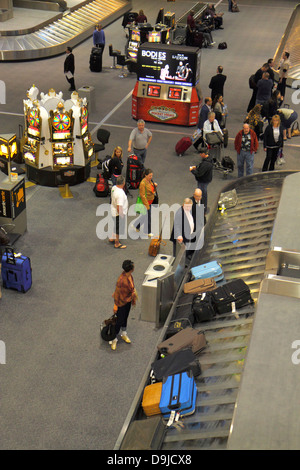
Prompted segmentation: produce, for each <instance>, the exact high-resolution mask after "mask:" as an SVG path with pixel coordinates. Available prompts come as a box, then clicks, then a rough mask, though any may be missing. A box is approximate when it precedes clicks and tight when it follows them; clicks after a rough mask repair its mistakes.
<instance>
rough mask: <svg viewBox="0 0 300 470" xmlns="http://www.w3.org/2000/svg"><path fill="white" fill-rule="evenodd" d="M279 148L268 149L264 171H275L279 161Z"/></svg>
mask: <svg viewBox="0 0 300 470" xmlns="http://www.w3.org/2000/svg"><path fill="white" fill-rule="evenodd" d="M278 150H279V147H272V148H271V147H269V148H268V147H267V151H266V158H265V161H264V164H263V167H262V171H273V170H274V167H275V162H276V160H277V156H278Z"/></svg>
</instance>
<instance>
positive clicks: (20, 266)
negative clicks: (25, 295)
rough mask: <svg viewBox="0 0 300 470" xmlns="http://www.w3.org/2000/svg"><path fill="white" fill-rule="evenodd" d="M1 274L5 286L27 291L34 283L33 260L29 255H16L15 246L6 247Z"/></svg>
mask: <svg viewBox="0 0 300 470" xmlns="http://www.w3.org/2000/svg"><path fill="white" fill-rule="evenodd" d="M1 275H2V282H3V287H4V288H6V289H15V290H17V291H19V292H27V291H28V290H29V289H30V287H31V285H32V274H31V262H30V259H29V258H28V257H27V256H23V255H16V254H15V253H14V250H13V248H8V247H6V248H5V252H4V253H3V256H2V264H1Z"/></svg>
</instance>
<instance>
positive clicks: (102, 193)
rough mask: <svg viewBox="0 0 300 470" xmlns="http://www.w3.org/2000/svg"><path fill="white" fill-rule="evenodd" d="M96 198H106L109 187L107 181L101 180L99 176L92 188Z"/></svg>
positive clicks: (101, 177) (99, 175)
mask: <svg viewBox="0 0 300 470" xmlns="http://www.w3.org/2000/svg"><path fill="white" fill-rule="evenodd" d="M93 191H94V193H95V195H96V197H106V196H108V195H109V185H108V181H107V179H105V178H103V176H102V175H101V174H98V175H97V177H96V183H95V186H94V188H93Z"/></svg>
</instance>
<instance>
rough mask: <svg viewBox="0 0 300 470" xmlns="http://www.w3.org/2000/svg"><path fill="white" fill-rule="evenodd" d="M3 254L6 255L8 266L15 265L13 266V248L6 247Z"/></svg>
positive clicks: (14, 262)
mask: <svg viewBox="0 0 300 470" xmlns="http://www.w3.org/2000/svg"><path fill="white" fill-rule="evenodd" d="M5 254H6V262H7V263H8V264H13V265H15V264H16V260H15V254H14V249H13V248H10V247H6V248H5Z"/></svg>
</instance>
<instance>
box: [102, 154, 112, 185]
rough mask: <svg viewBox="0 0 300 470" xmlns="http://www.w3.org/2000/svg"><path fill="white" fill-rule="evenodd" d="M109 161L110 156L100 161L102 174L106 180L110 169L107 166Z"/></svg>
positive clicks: (109, 174)
mask: <svg viewBox="0 0 300 470" xmlns="http://www.w3.org/2000/svg"><path fill="white" fill-rule="evenodd" d="M110 161H111V158H109V159H108V160H104V162H103V163H102V176H103V178H104V179H106V180H108V179H109V178H110V177H111V171H110V168H109V164H110Z"/></svg>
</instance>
